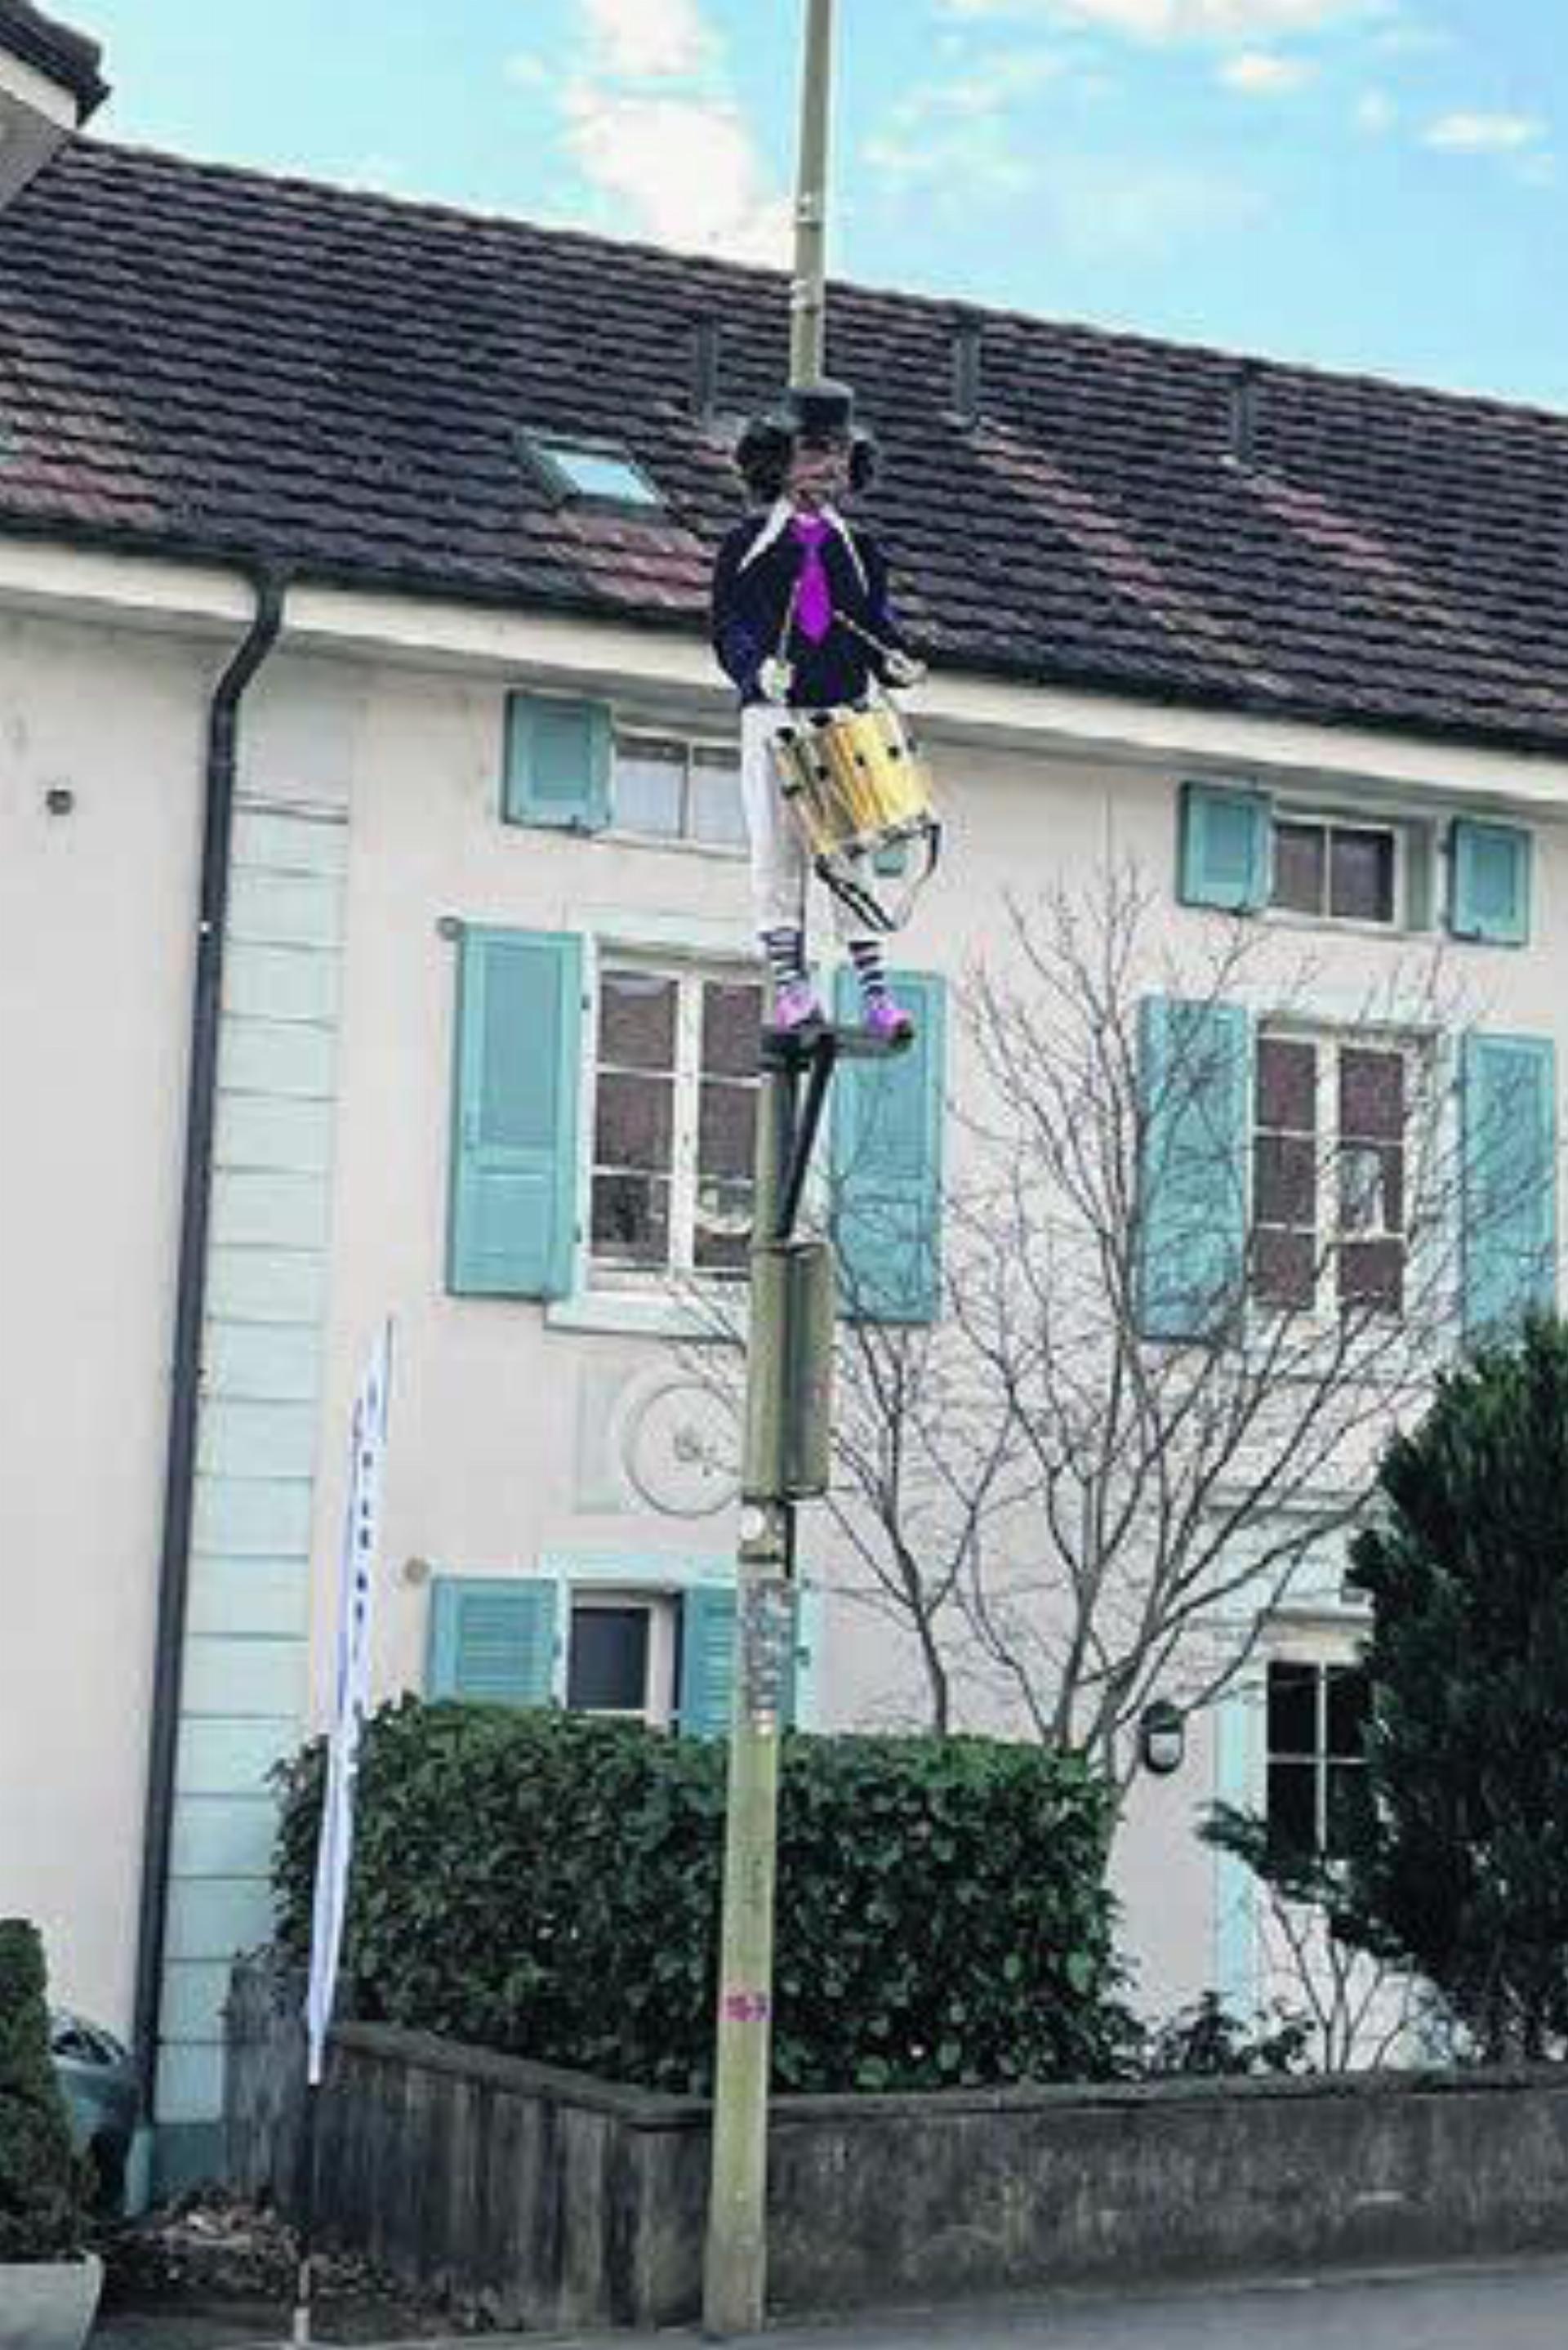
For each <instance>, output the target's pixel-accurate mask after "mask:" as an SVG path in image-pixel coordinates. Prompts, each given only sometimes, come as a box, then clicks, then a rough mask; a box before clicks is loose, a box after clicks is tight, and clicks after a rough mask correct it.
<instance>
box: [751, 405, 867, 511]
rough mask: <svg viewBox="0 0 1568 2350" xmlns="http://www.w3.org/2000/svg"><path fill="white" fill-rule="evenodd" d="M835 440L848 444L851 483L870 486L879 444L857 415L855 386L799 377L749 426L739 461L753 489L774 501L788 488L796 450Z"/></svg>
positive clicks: (762, 498)
mask: <svg viewBox="0 0 1568 2350" xmlns="http://www.w3.org/2000/svg"><path fill="white" fill-rule="evenodd" d="M833 441H838V442H843V443H844V445H845V446H846V448H847V449H848V452H849V485H850V487H851V489H856V490H863V489H865V488H866V486H867V484H868V483H869V482H870V481H871V480H872V478H873V476H874V475H875V473H876V471H877V444H876V442H875V441H874V440H873V439H872V437H871V435H870V433H869V432H866V431H865V430H864V428H863V427H861V426H859V425H857V423H856V421H855V394H854V392H853V391H852V390H850V388H849V386H848V385H847V384H846V383H833V382H830V381H829V380H827V379H826V377H825V378H822V379H821V380H818V381H817V382H815V383H794V384H791V386H790V388H789V390H787V391H786V392H785V394H784V399H783V400H782V401H781V402H780V404H779V405H778V406H777V407H776V408H773V409H770V410H769V411H768V412H767V414H766V415H765V416H755V417H753V419H752V421H751V422H750V423H749V424H748V425H747V426H746V427H745V429H744V431H743V432H742V434H741V437H740V440H739V442H737V443H736V447H735V463H736V465H737V466H738V467H739V469H740V472H741V474H742V478H743V479H744V482H745V484H746V487H747V489H748V490H750V492H751V494H752V495H753V497H754V498H756V499H758V500H760V501H761V502H763V504H770V503H771V502H772V501H773V500H774V498H776V497H777V496H778V495H779V494H780V492H781V491H782V490H783V488H784V483H785V480H786V479H787V477H788V474H789V469H790V463H791V460H792V459H793V458H794V452H795V451H796V450H797V449H799V448H802V447H810V446H814V445H817V444H820V443H821V442H833Z"/></svg>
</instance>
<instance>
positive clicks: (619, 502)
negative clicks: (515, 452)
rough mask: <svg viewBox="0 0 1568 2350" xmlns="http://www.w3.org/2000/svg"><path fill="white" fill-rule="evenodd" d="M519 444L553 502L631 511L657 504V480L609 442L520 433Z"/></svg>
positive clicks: (641, 511)
mask: <svg viewBox="0 0 1568 2350" xmlns="http://www.w3.org/2000/svg"><path fill="white" fill-rule="evenodd" d="M522 443H523V451H524V455H525V456H526V457H527V459H528V461H529V463H531V464H532V465H533V468H534V471H535V473H537V475H538V476H539V479H540V480H541V482H542V483H543V484H544V485H545V489H546V490H547V491H548V492H549V493H550V495H551V496H552V497H553V498H554V499H555V500H556V504H557V505H567V504H571V505H591V506H615V507H618V508H620V509H622V510H623V511H625V512H628V513H632V514H649V513H658V512H659V511H661V510H662V508H663V505H664V499H663V497H662V496H661V494H660V493H659V485H658V484H657V483H656V482H655V481H654V480H653V479H652V478H651V476H650V475H649V474H647V473H644V472H643V470H642V467H641V466H640V465H639V463H637V460H636V459H635V458H634V457H633V456H632V455H631V454H630V452H628V450H625V449H622V448H620V447H619V446H618V444H617V443H616V442H613V441H577V440H570V441H566V440H555V439H552V438H549V437H547V436H546V435H545V434H542V433H537V432H524V434H523V436H522Z"/></svg>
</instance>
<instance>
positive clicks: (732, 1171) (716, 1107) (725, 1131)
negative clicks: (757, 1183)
mask: <svg viewBox="0 0 1568 2350" xmlns="http://www.w3.org/2000/svg"><path fill="white" fill-rule="evenodd" d="M756 1132H757V1091H756V1087H754V1086H716V1085H706V1086H704V1087H703V1088H702V1109H701V1118H700V1119H699V1121H698V1134H697V1169H698V1172H699V1173H700V1174H702V1175H729V1176H734V1177H738V1178H742V1179H743V1178H746V1177H749V1176H750V1175H751V1173H752V1170H753V1164H754V1160H755V1151H756Z"/></svg>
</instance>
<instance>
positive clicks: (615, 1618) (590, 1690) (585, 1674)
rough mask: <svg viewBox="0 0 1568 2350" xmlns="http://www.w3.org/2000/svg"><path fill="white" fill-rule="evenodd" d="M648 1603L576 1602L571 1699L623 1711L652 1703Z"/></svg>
mask: <svg viewBox="0 0 1568 2350" xmlns="http://www.w3.org/2000/svg"><path fill="white" fill-rule="evenodd" d="M648 1632H649V1618H648V1610H647V1608H646V1607H576V1608H574V1609H573V1611H572V1653H571V1657H570V1659H569V1661H568V1664H567V1669H566V1703H567V1704H568V1705H570V1706H584V1707H588V1708H593V1709H604V1710H606V1711H614V1712H617V1713H634V1712H635V1713H640V1712H642V1711H643V1710H644V1709H645V1707H646V1706H647V1704H648Z"/></svg>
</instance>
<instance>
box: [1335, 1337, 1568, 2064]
mask: <svg viewBox="0 0 1568 2350" xmlns="http://www.w3.org/2000/svg"><path fill="white" fill-rule="evenodd" d="M1351 1558H1352V1562H1353V1564H1352V1571H1351V1580H1352V1582H1353V1583H1354V1584H1355V1585H1356V1586H1358V1587H1359V1588H1360V1589H1361V1590H1362V1591H1363V1592H1364V1593H1365V1594H1366V1596H1367V1598H1368V1599H1369V1601H1370V1602H1371V1609H1372V1628H1371V1637H1370V1638H1369V1640H1368V1642H1367V1644H1366V1653H1365V1656H1364V1659H1363V1663H1364V1667H1365V1670H1366V1678H1367V1684H1368V1689H1369V1692H1370V1700H1371V1719H1370V1725H1369V1728H1368V1732H1367V1743H1366V1764H1367V1767H1366V1782H1367V1793H1368V1802H1367V1804H1366V1820H1365V1822H1364V1824H1363V1826H1362V1829H1361V1832H1360V1833H1359V1834H1358V1835H1356V1836H1355V1837H1354V1838H1353V1839H1352V1840H1351V1841H1350V1844H1349V1848H1348V1852H1347V1856H1346V1866H1345V1871H1344V1883H1343V1886H1342V1887H1341V1889H1340V1893H1339V1903H1338V1913H1337V1916H1336V1919H1335V1923H1336V1929H1337V1930H1338V1931H1339V1932H1340V1933H1341V1934H1343V1935H1344V1936H1345V1938H1346V1939H1349V1940H1352V1941H1355V1942H1357V1943H1359V1944H1361V1945H1362V1946H1363V1947H1364V1948H1366V1949H1368V1950H1372V1951H1374V1952H1375V1953H1376V1955H1377V1956H1379V1957H1381V1958H1383V1959H1385V1960H1389V1961H1391V1962H1393V1963H1395V1964H1397V1965H1401V1966H1404V1967H1407V1968H1408V1969H1409V1970H1411V1971H1412V1972H1414V1973H1417V1974H1418V1975H1422V1976H1424V1977H1425V1978H1426V1979H1427V1981H1428V1982H1429V1983H1430V1984H1431V1985H1433V1986H1434V1987H1435V1989H1436V1990H1437V1991H1438V1993H1439V1995H1440V1997H1441V1999H1442V2000H1443V2002H1445V2004H1446V2006H1447V2007H1448V2009H1449V2012H1450V2014H1451V2015H1453V2016H1454V2017H1456V2018H1457V2019H1458V2021H1459V2023H1460V2024H1461V2025H1462V2026H1463V2027H1464V2030H1465V2032H1466V2033H1467V2034H1468V2036H1469V2039H1470V2041H1471V2042H1472V2043H1473V2044H1474V2046H1475V2047H1476V2049H1477V2050H1478V2051H1479V2052H1480V2054H1483V2055H1486V2056H1490V2057H1494V2058H1504V2057H1521V2056H1522V2057H1542V2056H1561V2055H1563V2054H1564V2053H1568V1738H1565V1736H1564V1725H1565V1724H1568V1325H1565V1324H1564V1323H1563V1322H1561V1321H1558V1320H1553V1319H1550V1318H1541V1319H1537V1320H1535V1321H1533V1322H1532V1323H1530V1324H1529V1325H1528V1326H1527V1327H1526V1328H1525V1330H1524V1331H1523V1333H1522V1335H1521V1336H1520V1338H1519V1339H1518V1340H1517V1341H1516V1342H1515V1343H1513V1344H1511V1345H1509V1344H1501V1345H1493V1346H1490V1347H1483V1348H1481V1349H1480V1350H1479V1351H1478V1352H1477V1353H1476V1354H1475V1355H1474V1356H1473V1357H1471V1358H1470V1359H1469V1360H1468V1361H1466V1362H1464V1363H1461V1364H1460V1365H1459V1366H1458V1367H1455V1368H1454V1369H1452V1370H1450V1371H1448V1372H1446V1373H1445V1374H1444V1376H1443V1377H1442V1378H1441V1379H1439V1381H1438V1388H1437V1394H1436V1398H1435V1400H1434V1401H1433V1404H1432V1406H1431V1409H1430V1410H1429V1411H1428V1414H1427V1416H1426V1418H1425V1419H1423V1420H1422V1421H1421V1422H1420V1423H1419V1425H1418V1426H1417V1427H1416V1428H1414V1429H1413V1430H1410V1431H1409V1432H1408V1433H1407V1434H1404V1435H1400V1436H1397V1437H1396V1438H1395V1439H1394V1440H1393V1441H1392V1442H1391V1443H1390V1444H1389V1445H1388V1447H1387V1449H1386V1451H1385V1453H1384V1455H1383V1459H1382V1462H1381V1464H1380V1467H1379V1469H1378V1473H1377V1486H1376V1498H1375V1503H1374V1508H1373V1512H1372V1516H1371V1523H1369V1524H1368V1525H1367V1526H1366V1529H1365V1530H1364V1531H1363V1532H1362V1533H1361V1534H1358V1535H1357V1536H1356V1538H1355V1542H1354V1543H1353V1544H1352V1547H1351Z"/></svg>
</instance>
